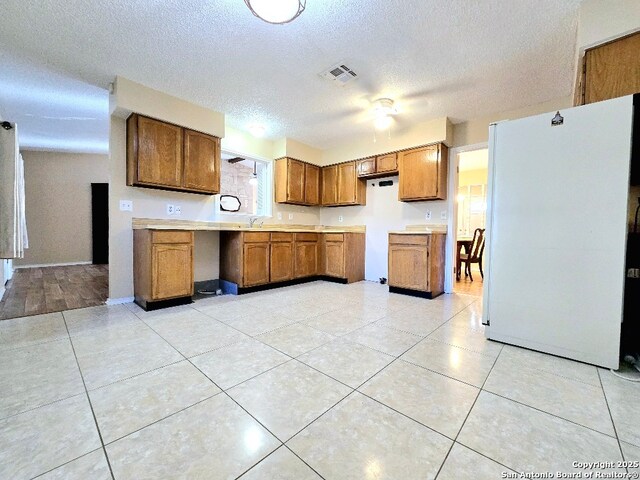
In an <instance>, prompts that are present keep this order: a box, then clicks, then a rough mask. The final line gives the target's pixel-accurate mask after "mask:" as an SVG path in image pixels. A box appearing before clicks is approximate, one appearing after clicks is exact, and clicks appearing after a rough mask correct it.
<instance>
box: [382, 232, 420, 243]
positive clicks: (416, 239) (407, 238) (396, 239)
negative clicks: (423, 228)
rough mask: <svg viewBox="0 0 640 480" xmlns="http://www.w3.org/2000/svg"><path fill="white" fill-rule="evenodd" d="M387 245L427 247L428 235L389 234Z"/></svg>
mask: <svg viewBox="0 0 640 480" xmlns="http://www.w3.org/2000/svg"><path fill="white" fill-rule="evenodd" d="M389 245H429V235H400V234H393V233H392V234H390V235H389Z"/></svg>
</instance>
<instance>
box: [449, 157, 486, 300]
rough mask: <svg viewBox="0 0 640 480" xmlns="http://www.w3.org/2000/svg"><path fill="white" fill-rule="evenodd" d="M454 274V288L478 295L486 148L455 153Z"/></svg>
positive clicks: (484, 219)
mask: <svg viewBox="0 0 640 480" xmlns="http://www.w3.org/2000/svg"><path fill="white" fill-rule="evenodd" d="M457 157H458V158H457V163H458V189H457V195H456V202H457V218H456V223H455V225H456V237H457V238H456V278H455V281H454V287H453V288H454V291H455V292H456V293H464V294H468V295H478V296H479V295H482V280H483V269H484V267H486V265H484V263H483V262H484V229H485V223H486V213H487V177H488V162H489V150H488V149H487V148H482V149H478V150H470V151H465V152H460V153H459V154H458V155H457Z"/></svg>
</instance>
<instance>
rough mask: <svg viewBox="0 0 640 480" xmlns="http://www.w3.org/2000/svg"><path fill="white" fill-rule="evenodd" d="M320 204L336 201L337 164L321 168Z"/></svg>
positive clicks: (334, 202) (331, 203) (329, 203)
mask: <svg viewBox="0 0 640 480" xmlns="http://www.w3.org/2000/svg"><path fill="white" fill-rule="evenodd" d="M321 200H322V205H326V206H328V205H335V204H337V203H338V166H337V165H330V166H328V167H324V168H323V169H322V199H321Z"/></svg>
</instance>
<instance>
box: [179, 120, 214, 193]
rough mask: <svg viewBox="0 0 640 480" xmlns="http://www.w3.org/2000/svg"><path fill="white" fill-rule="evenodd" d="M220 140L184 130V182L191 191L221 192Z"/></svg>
mask: <svg viewBox="0 0 640 480" xmlns="http://www.w3.org/2000/svg"><path fill="white" fill-rule="evenodd" d="M216 158H217V159H219V158H220V139H218V138H216V137H212V136H211V135H205V134H204V133H200V132H194V131H193V130H186V129H185V130H184V181H183V186H184V187H185V188H188V189H189V190H195V191H202V192H208V193H215V192H219V191H220V162H216V161H212V159H216Z"/></svg>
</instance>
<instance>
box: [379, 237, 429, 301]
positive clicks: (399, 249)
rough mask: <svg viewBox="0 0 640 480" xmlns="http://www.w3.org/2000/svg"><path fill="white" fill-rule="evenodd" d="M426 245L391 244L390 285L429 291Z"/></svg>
mask: <svg viewBox="0 0 640 480" xmlns="http://www.w3.org/2000/svg"><path fill="white" fill-rule="evenodd" d="M427 252H428V249H427V246H426V245H393V244H392V245H389V285H390V286H392V287H400V288H409V289H411V290H421V291H424V292H428V291H429V281H428V278H429V275H428V273H429V272H428V263H427V262H428V253H427Z"/></svg>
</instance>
